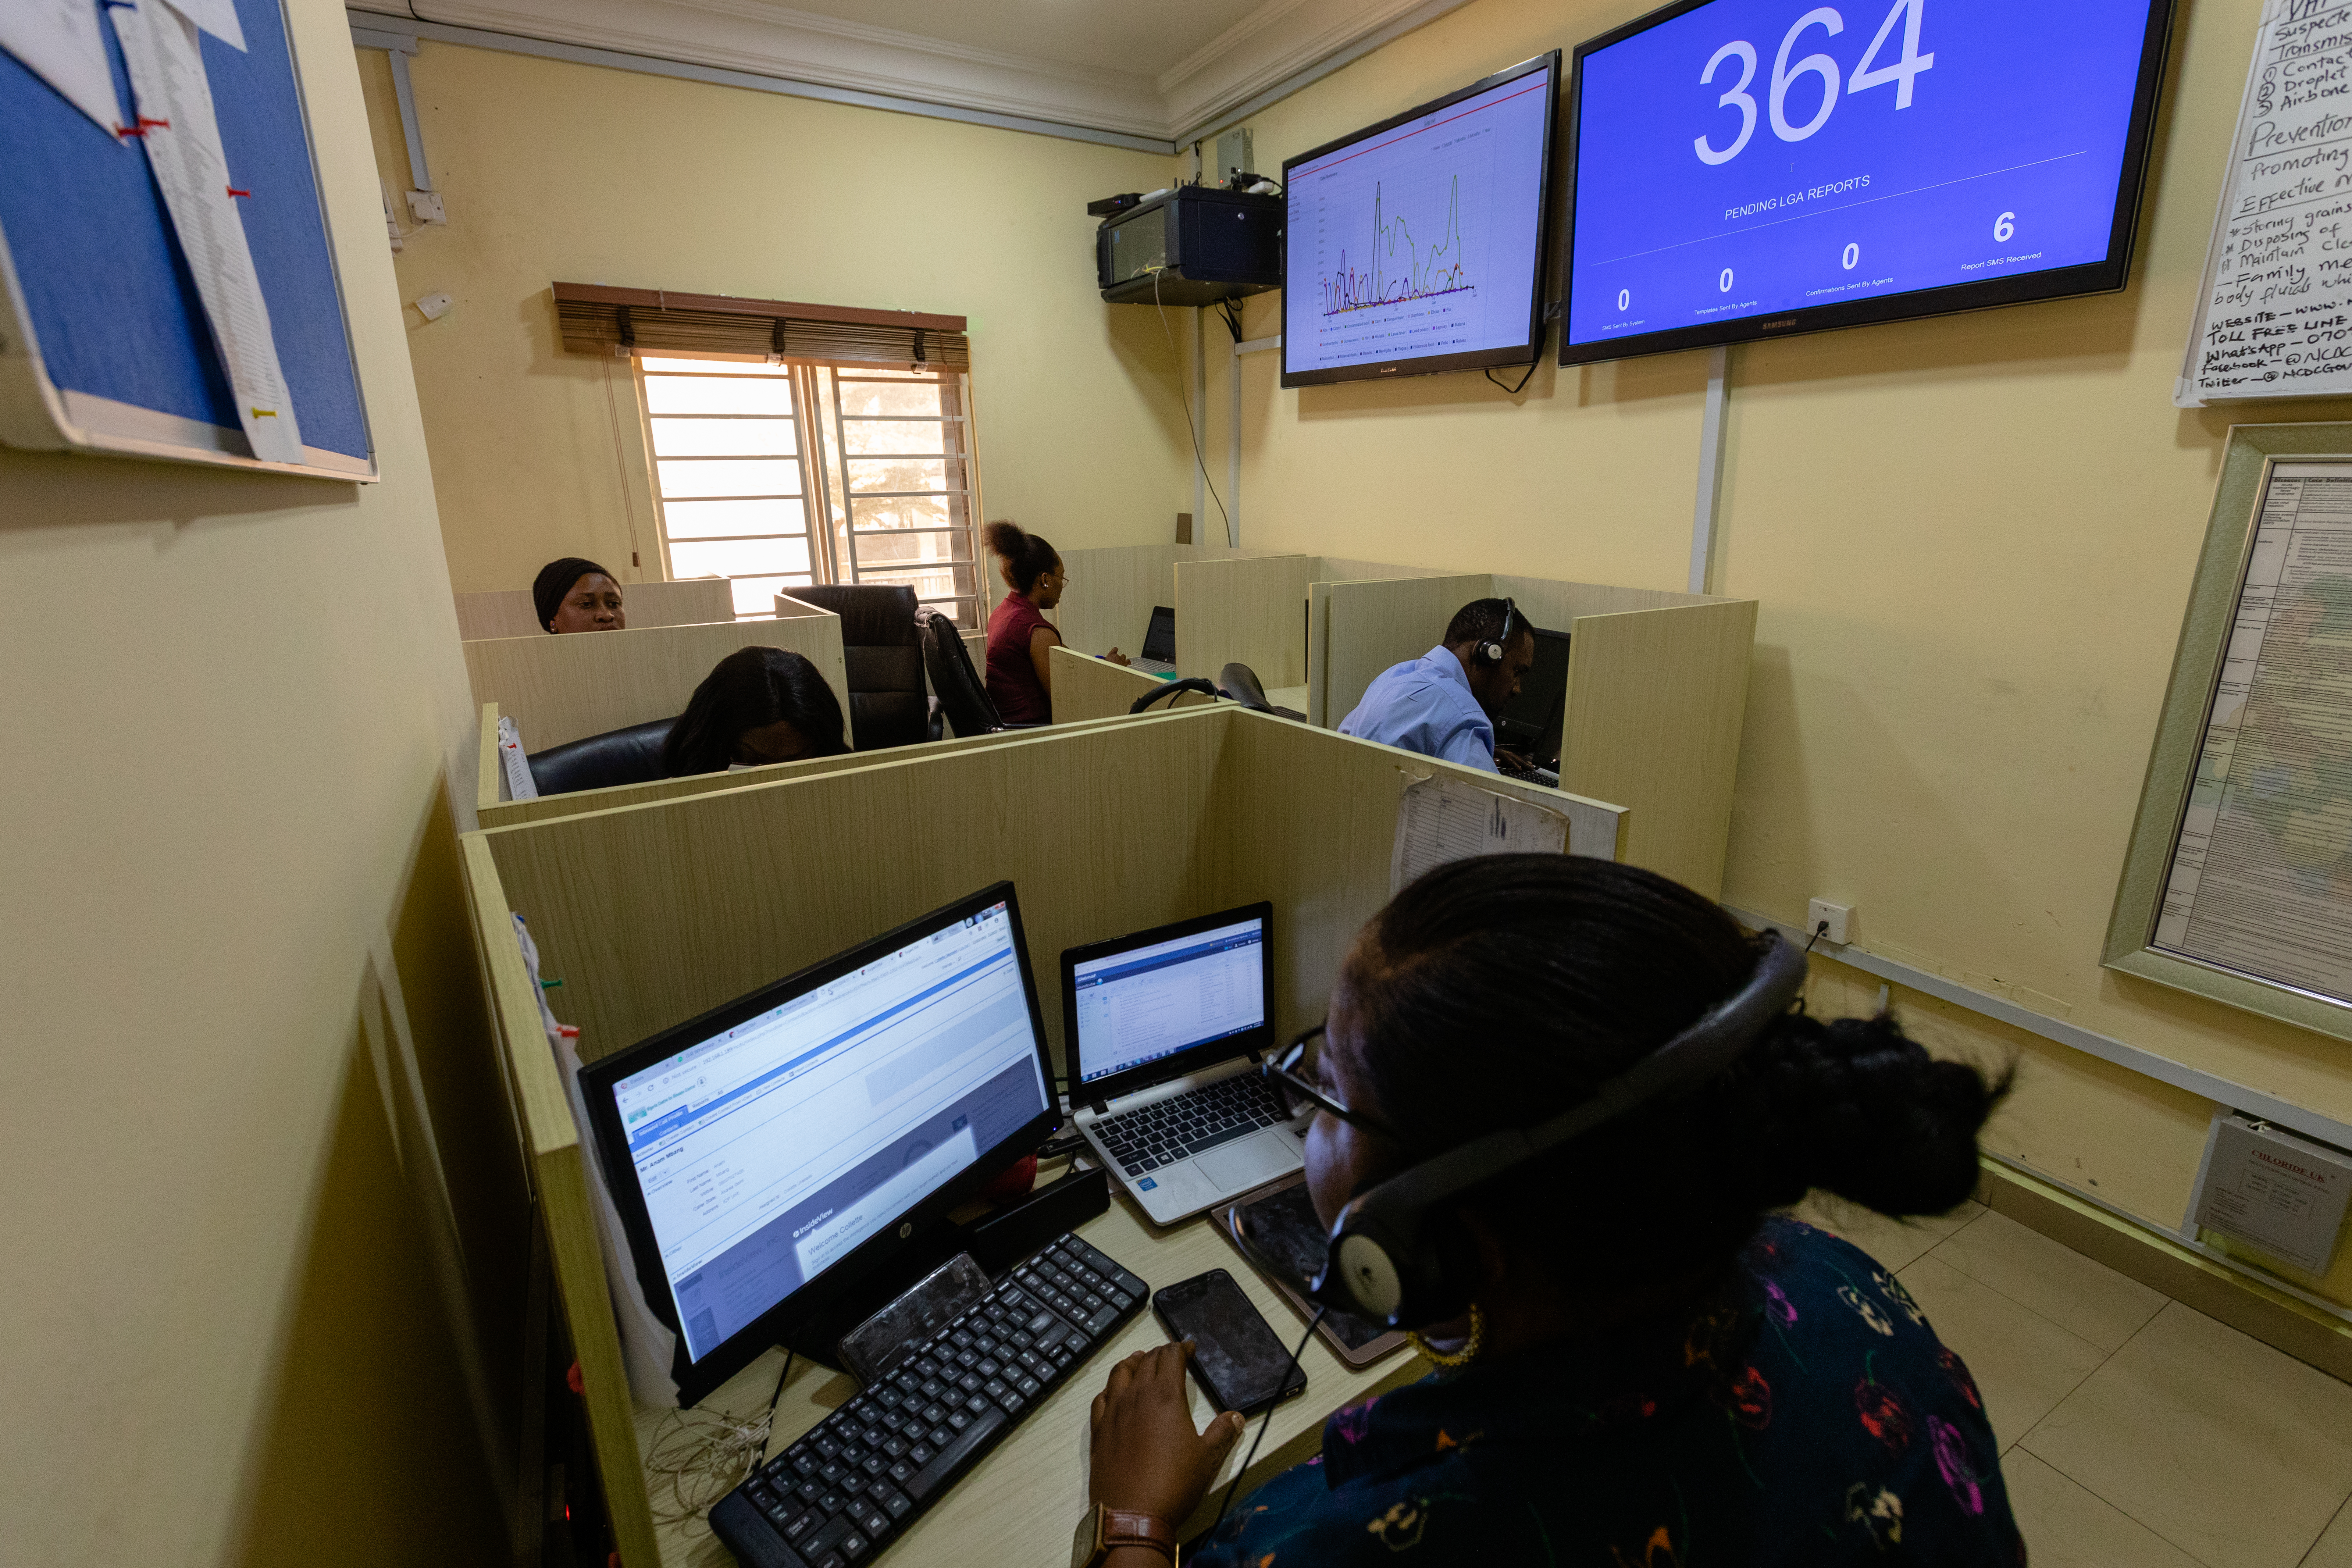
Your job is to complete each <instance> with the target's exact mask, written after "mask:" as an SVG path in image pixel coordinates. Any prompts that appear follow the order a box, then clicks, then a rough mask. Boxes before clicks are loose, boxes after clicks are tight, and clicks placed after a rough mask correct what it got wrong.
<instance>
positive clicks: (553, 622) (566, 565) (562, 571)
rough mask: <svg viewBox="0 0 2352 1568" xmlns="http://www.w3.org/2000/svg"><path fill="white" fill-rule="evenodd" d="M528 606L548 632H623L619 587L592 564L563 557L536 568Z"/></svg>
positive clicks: (624, 615) (625, 617)
mask: <svg viewBox="0 0 2352 1568" xmlns="http://www.w3.org/2000/svg"><path fill="white" fill-rule="evenodd" d="M530 602H531V607H532V608H534V609H536V610H537V611H538V612H539V624H540V625H541V626H544V627H546V628H547V629H548V630H549V631H551V632H623V631H626V630H628V629H629V616H628V612H627V611H625V610H624V609H623V608H622V607H621V584H620V583H619V581H618V580H617V579H615V578H614V575H613V574H611V573H610V572H607V571H605V570H604V568H603V567H602V566H599V565H597V564H596V563H594V562H593V561H584V560H583V559H581V558H580V557H579V556H577V555H567V556H565V557H564V558H563V559H562V560H561V561H551V562H549V563H547V564H546V565H544V566H542V567H541V568H540V569H539V575H538V576H537V577H536V578H534V579H533V580H532V582H531V584H530Z"/></svg>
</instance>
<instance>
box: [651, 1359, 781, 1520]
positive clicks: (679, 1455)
mask: <svg viewBox="0 0 2352 1568" xmlns="http://www.w3.org/2000/svg"><path fill="white" fill-rule="evenodd" d="M792 1374H793V1352H790V1351H786V1352H784V1369H783V1371H782V1372H781V1373H778V1374H777V1375H776V1392H775V1393H774V1394H771V1395H770V1396H769V1399H768V1408H767V1410H766V1411H765V1413H763V1414H762V1415H759V1416H758V1417H756V1418H754V1419H751V1420H748V1421H745V1420H739V1419H737V1418H736V1417H734V1416H732V1415H728V1414H726V1413H725V1412H724V1411H719V1410H705V1409H702V1408H701V1407H700V1406H694V1407H691V1408H688V1409H684V1410H672V1411H669V1412H667V1414H665V1415H663V1416H662V1418H661V1421H660V1423H659V1424H658V1425H657V1426H655V1428H654V1436H653V1441H652V1442H650V1443H648V1444H647V1445H646V1494H647V1498H646V1500H647V1501H648V1502H650V1503H651V1504H652V1508H653V1516H654V1523H655V1524H656V1526H658V1527H662V1528H670V1527H675V1526H683V1527H685V1528H687V1529H688V1530H697V1529H698V1530H699V1531H701V1532H702V1533H704V1534H708V1533H709V1531H710V1517H709V1516H710V1510H711V1509H712V1508H713V1507H714V1506H716V1505H717V1503H718V1502H719V1499H721V1498H723V1497H725V1496H726V1495H727V1494H728V1493H729V1492H731V1491H733V1490H734V1489H736V1488H737V1487H739V1486H741V1485H742V1484H743V1481H744V1479H745V1478H746V1477H748V1476H750V1475H751V1471H752V1470H753V1469H754V1468H756V1467H757V1466H758V1465H759V1463H760V1461H761V1459H763V1458H767V1454H768V1439H769V1438H770V1437H771V1436H772V1435H773V1434H774V1432H775V1429H776V1402H777V1401H778V1400H780V1399H782V1397H783V1394H784V1381H785V1379H787V1378H789V1377H791V1376H792Z"/></svg>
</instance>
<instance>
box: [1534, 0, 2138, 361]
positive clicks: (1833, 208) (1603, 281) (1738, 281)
mask: <svg viewBox="0 0 2352 1568" xmlns="http://www.w3.org/2000/svg"><path fill="white" fill-rule="evenodd" d="M2147 16H2148V6H2147V0H1891V3H1890V0H1849V3H1847V4H1844V5H1821V6H1808V5H1805V4H1804V3H1803V0H1717V3H1716V4H1714V5H1702V6H1700V7H1698V8H1697V9H1696V10H1694V11H1689V12H1686V13H1685V14H1684V15H1682V16H1677V17H1675V18H1674V19H1673V20H1672V21H1669V22H1665V23H1663V24H1661V25H1659V26H1655V27H1653V28H1651V29H1650V30H1648V31H1647V32H1643V33H1640V34H1637V35H1635V36H1634V37H1630V38H1627V39H1625V40H1623V41H1622V42H1620V43H1616V44H1612V45H1611V46H1609V47H1606V48H1604V49H1600V50H1596V51H1594V52H1593V53H1591V54H1589V55H1587V56H1586V57H1585V58H1584V61H1583V80H1582V85H1581V89H1580V97H1579V100H1578V104H1577V109H1576V115H1577V153H1576V165H1577V166H1576V215H1575V241H1574V251H1573V266H1572V270H1571V273H1570V300H1569V307H1568V326H1567V341H1568V342H1570V343H1596V342H1608V341H1610V340H1612V339H1617V338H1632V337H1637V336H1641V335H1643V334H1646V333H1650V332H1661V331H1676V330H1679V329H1685V328H1691V327H1700V326H1705V325H1707V324H1708V323H1710V322H1716V321H1731V320H1737V319H1738V318H1741V317H1746V316H1754V315H1759V314H1765V313H1769V312H1777V311H1786V310H1806V309H1811V308H1813V307H1816V306H1822V305H1839V304H1848V303H1853V302H1855V301H1858V300H1869V299H1874V298H1881V297H1885V296H1889V295H1899V294H1906V293H1910V292H1913V291H1916V290H1918V289H1941V288H1947V287H1949V286H1952V285H1955V284H1966V283H1982V282H1987V281H1990V280H1992V279H1999V278H2007V277H2014V276H2017V275H2020V274H2024V273H2032V272H2042V271H2048V270H2050V269H2052V268H2062V267H2078V266H2083V265H2085V264H2090V263H2097V262H2102V261H2105V260H2106V259H2107V250H2108V242H2109V238H2110V237H2111V235H2112V233H2113V229H2114V225H2115V216H2116V197H2117V189H2116V187H2117V184H2118V181H2119V180H2120V178H2121V176H2122V172H2123V164H2124V153H2125V144H2126V139H2127V136H2128V133H2129V131H2130V121H2131V111H2132V100H2133V96H2134V92H2135V89H2136V88H2137V82H2138V78H2139V68H2140V52H2141V47H2142V43H2143V40H2144V37H2145V35H2146V32H2147Z"/></svg>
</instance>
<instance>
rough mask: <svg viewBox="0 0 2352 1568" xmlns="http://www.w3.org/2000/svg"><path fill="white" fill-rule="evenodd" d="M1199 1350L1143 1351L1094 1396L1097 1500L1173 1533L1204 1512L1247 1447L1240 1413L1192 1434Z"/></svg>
mask: <svg viewBox="0 0 2352 1568" xmlns="http://www.w3.org/2000/svg"><path fill="white" fill-rule="evenodd" d="M1191 1354H1192V1341H1191V1340H1185V1341H1183V1342H1181V1343H1179V1344H1171V1345H1161V1346H1160V1347H1159V1348H1158V1349H1156V1350H1148V1351H1138V1352H1136V1353H1135V1354H1133V1355H1131V1356H1129V1357H1128V1358H1127V1359H1126V1360H1125V1361H1122V1362H1120V1363H1118V1365H1117V1366H1115V1367H1113V1368H1111V1369H1110V1380H1109V1381H1108V1383H1106V1384H1104V1385H1103V1391H1102V1392H1101V1393H1100V1394H1096V1395H1095V1405H1094V1455H1093V1459H1092V1462H1091V1465H1090V1475H1091V1479H1092V1489H1091V1496H1092V1499H1093V1500H1094V1501H1096V1502H1098V1503H1101V1504H1102V1505H1103V1506H1104V1507H1106V1508H1112V1509H1118V1510H1125V1511H1128V1512H1131V1513H1148V1514H1150V1515H1151V1516H1152V1517H1153V1518H1155V1519H1160V1520H1164V1521H1167V1523H1168V1525H1169V1527H1170V1528H1171V1529H1174V1528H1176V1527H1177V1526H1180V1525H1181V1524H1182V1523H1183V1521H1184V1520H1185V1518H1186V1517H1187V1516H1189V1515H1190V1514H1191V1513H1192V1510H1194V1509H1195V1508H1197V1507H1199V1506H1200V1502H1201V1499H1202V1496H1203V1495H1204V1494H1205V1493H1206V1492H1207V1491H1208V1489H1209V1483H1210V1482H1211V1481H1213V1480H1214V1479H1216V1475H1217V1467H1218V1466H1220V1465H1222V1464H1223V1463H1224V1462H1225V1456H1226V1455H1227V1454H1230V1453H1231V1452H1233V1447H1234V1443H1236V1442H1237V1441H1239V1440H1240V1438H1241V1435H1242V1426H1243V1424H1244V1423H1243V1420H1242V1416H1241V1414H1240V1412H1238V1411H1233V1410H1228V1411H1226V1412H1225V1413H1224V1414H1223V1415H1219V1416H1217V1417H1215V1418H1214V1419H1213V1420H1212V1421H1211V1422H1210V1423H1209V1429H1208V1430H1207V1431H1205V1432H1196V1431H1194V1430H1193V1429H1192V1411H1191V1410H1190V1409H1189V1408H1188V1407H1187V1406H1186V1404H1185V1398H1184V1362H1185V1359H1186V1358H1187V1357H1188V1356H1190V1355H1191Z"/></svg>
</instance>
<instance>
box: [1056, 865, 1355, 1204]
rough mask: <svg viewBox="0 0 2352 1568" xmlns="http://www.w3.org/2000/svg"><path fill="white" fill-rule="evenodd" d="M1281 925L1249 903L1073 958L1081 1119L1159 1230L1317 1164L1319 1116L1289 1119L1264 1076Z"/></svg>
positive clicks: (1072, 1047) (1070, 1006)
mask: <svg viewBox="0 0 2352 1568" xmlns="http://www.w3.org/2000/svg"><path fill="white" fill-rule="evenodd" d="M1273 917H1274V906H1273V905H1271V904H1251V905H1248V906H1247V907H1245V908H1243V909H1238V910H1225V911H1223V913H1221V914H1213V915H1203V916H1202V917H1200V918H1199V919H1197V920H1189V921H1178V922H1177V923H1176V924H1174V925H1166V926H1159V927H1155V928H1154V929H1152V930H1150V931H1138V932H1136V933H1135V934H1134V935H1132V936H1123V937H1119V938H1118V939H1116V940H1115V941H1111V942H1092V943H1089V944H1088V945H1087V946H1085V947H1074V948H1071V949H1070V950H1069V951H1068V952H1065V953H1063V954H1062V1038H1063V1041H1064V1043H1065V1045H1066V1047H1067V1049H1068V1052H1069V1057H1070V1109H1071V1111H1072V1113H1073V1114H1072V1117H1071V1120H1073V1121H1076V1123H1077V1126H1078V1131H1081V1132H1083V1133H1084V1134H1085V1135H1086V1138H1087V1142H1089V1143H1090V1144H1092V1145H1093V1146H1094V1151H1095V1153H1096V1154H1097V1156H1098V1157H1099V1158H1100V1159H1101V1160H1102V1163H1103V1166H1104V1168H1105V1169H1107V1170H1108V1171H1109V1172H1110V1173H1112V1174H1113V1175H1114V1176H1116V1177H1117V1178H1118V1180H1119V1181H1120V1182H1122V1183H1124V1184H1126V1186H1127V1190H1128V1191H1129V1192H1130V1193H1132V1194H1134V1195H1135V1201H1136V1202H1138V1203H1139V1204H1141V1205H1143V1210H1144V1212H1145V1213H1146V1214H1148V1215H1150V1216H1151V1219H1152V1221H1153V1223H1154V1224H1157V1225H1172V1224H1174V1223H1175V1222H1176V1221H1178V1220H1180V1219H1182V1218H1184V1217H1185V1216H1186V1215H1195V1214H1199V1213H1200V1212H1201V1211H1202V1210H1203V1209H1206V1208H1212V1207H1214V1206H1215V1205H1218V1204H1220V1203H1222V1202H1223V1201H1224V1200H1225V1199H1227V1198H1229V1197H1232V1196H1233V1195H1234V1194H1237V1193H1244V1192H1247V1191H1248V1190H1249V1189H1250V1188H1252V1187H1255V1186H1257V1185H1259V1184H1261V1183H1264V1182H1268V1181H1271V1180H1273V1179H1274V1178H1275V1177H1276V1176H1280V1175H1284V1174H1286V1173H1289V1172H1291V1171H1295V1170H1297V1169H1298V1168H1299V1167H1300V1166H1301V1165H1302V1164H1304V1163H1305V1161H1304V1160H1303V1159H1302V1157H1301V1155H1300V1153H1299V1149H1300V1145H1301V1144H1302V1143H1303V1142H1304V1141H1305V1139H1306V1137H1307V1121H1309V1120H1311V1118H1309V1119H1301V1120H1300V1121H1297V1122H1295V1123H1294V1122H1291V1121H1287V1120H1286V1119H1285V1118H1284V1116H1283V1114H1282V1109H1281V1106H1280V1104H1279V1102H1277V1101H1276V1100H1275V1098H1274V1095H1273V1092H1272V1091H1271V1090H1269V1089H1267V1088H1266V1087H1265V1081H1264V1080H1263V1079H1261V1078H1259V1076H1258V1071H1257V1064H1258V1060H1259V1058H1260V1057H1261V1056H1262V1055H1263V1054H1264V1053H1265V1052H1266V1051H1268V1050H1271V1049H1272V1048H1273V1046H1274V979H1273V974H1272V972H1271V970H1270V969H1269V967H1268V966H1267V963H1266V961H1265V959H1266V929H1267V927H1268V926H1269V925H1271V924H1272V922H1273Z"/></svg>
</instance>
